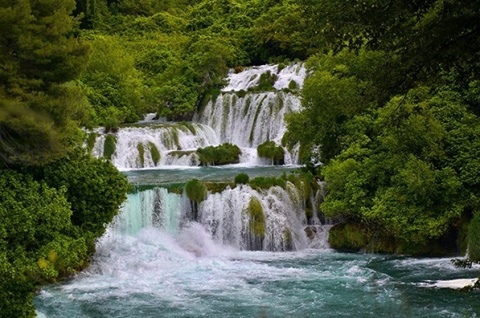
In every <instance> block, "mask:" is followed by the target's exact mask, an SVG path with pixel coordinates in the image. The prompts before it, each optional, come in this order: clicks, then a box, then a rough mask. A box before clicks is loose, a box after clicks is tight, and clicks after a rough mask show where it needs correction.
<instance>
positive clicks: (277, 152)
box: [257, 141, 285, 165]
mask: <svg viewBox="0 0 480 318" xmlns="http://www.w3.org/2000/svg"><path fill="white" fill-rule="evenodd" d="M257 152H258V155H259V156H260V157H263V158H267V159H270V160H271V161H272V164H275V165H282V164H284V162H285V152H284V151H283V148H282V147H280V146H277V145H276V144H275V142H273V141H266V142H264V143H263V144H261V145H259V146H258V147H257Z"/></svg>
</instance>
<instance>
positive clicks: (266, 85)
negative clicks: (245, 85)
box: [248, 71, 278, 92]
mask: <svg viewBox="0 0 480 318" xmlns="http://www.w3.org/2000/svg"><path fill="white" fill-rule="evenodd" d="M277 79H278V77H277V75H276V74H272V72H270V71H267V72H265V73H263V74H261V75H260V79H259V80H258V85H257V86H255V87H251V88H249V89H248V90H249V91H251V92H264V91H271V90H274V88H273V85H274V84H275V82H276V81H277Z"/></svg>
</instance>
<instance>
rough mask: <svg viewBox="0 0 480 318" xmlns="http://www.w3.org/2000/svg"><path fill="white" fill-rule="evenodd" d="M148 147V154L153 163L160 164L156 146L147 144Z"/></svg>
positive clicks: (151, 143) (150, 143)
mask: <svg viewBox="0 0 480 318" xmlns="http://www.w3.org/2000/svg"><path fill="white" fill-rule="evenodd" d="M148 145H149V146H150V154H151V156H152V160H153V163H154V164H155V165H157V164H158V163H159V162H160V158H161V157H160V152H159V151H158V149H157V146H155V144H154V143H153V142H151V141H150V142H148Z"/></svg>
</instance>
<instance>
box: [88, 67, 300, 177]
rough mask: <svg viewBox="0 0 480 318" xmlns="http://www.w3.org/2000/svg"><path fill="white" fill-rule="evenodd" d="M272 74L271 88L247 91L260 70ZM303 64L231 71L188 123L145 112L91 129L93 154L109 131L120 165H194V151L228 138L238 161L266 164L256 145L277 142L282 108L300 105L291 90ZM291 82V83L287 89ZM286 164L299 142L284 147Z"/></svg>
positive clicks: (115, 161) (280, 134)
mask: <svg viewBox="0 0 480 318" xmlns="http://www.w3.org/2000/svg"><path fill="white" fill-rule="evenodd" d="M267 73H268V74H270V75H271V76H274V78H275V82H274V83H273V85H272V88H271V89H272V90H273V91H268V92H254V91H251V92H250V91H248V92H247V91H246V90H249V89H253V90H254V88H255V87H256V86H258V85H259V83H260V81H261V77H262V74H267ZM305 73H306V70H305V67H304V66H303V64H292V65H288V66H285V67H283V68H281V69H280V67H279V66H278V65H264V66H260V67H252V68H247V69H245V70H244V71H242V72H240V73H233V72H231V73H230V74H229V76H228V78H227V81H228V83H229V84H228V85H227V86H226V87H225V88H224V89H222V94H220V95H219V96H218V97H217V98H215V99H214V100H210V101H209V102H208V103H207V104H206V106H205V107H204V108H203V110H202V111H201V112H200V113H198V114H196V115H195V116H194V122H193V123H165V122H164V119H160V120H154V119H153V118H154V117H155V114H147V116H146V117H145V119H144V120H142V121H141V122H139V123H138V125H137V126H132V127H124V128H119V129H118V131H116V132H114V133H108V134H106V133H104V132H103V129H97V130H96V131H95V133H96V135H97V137H96V140H95V144H94V145H93V149H92V154H93V155H94V156H95V157H103V156H104V151H105V150H104V149H105V141H106V138H107V136H108V135H111V136H112V138H114V139H115V151H114V153H113V155H112V156H111V158H110V159H111V160H112V162H113V164H114V165H115V166H116V167H117V168H119V169H122V170H125V169H140V168H156V167H163V166H197V165H199V160H198V156H197V154H196V153H195V151H196V150H197V149H198V148H200V147H202V148H204V147H207V146H216V145H219V144H220V143H225V142H228V143H233V144H235V145H237V146H239V147H240V148H241V149H242V154H241V156H240V158H239V159H240V163H242V164H247V165H265V164H269V162H268V161H266V160H262V159H260V158H259V157H258V155H257V151H256V147H257V146H258V145H259V144H261V143H263V142H265V141H270V140H272V141H274V142H275V143H276V144H280V143H281V139H282V137H283V135H284V133H285V131H286V127H285V123H284V117H285V115H286V114H288V113H291V112H296V111H299V110H301V103H300V99H299V98H298V96H297V95H296V94H295V93H292V91H297V90H298V89H301V87H302V86H303V81H304V78H305ZM291 87H295V88H294V89H293V88H292V89H290V88H291ZM285 150H286V151H285V164H297V163H298V147H294V148H293V149H290V150H287V149H285Z"/></svg>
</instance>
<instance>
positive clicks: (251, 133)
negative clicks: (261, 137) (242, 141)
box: [249, 95, 267, 142]
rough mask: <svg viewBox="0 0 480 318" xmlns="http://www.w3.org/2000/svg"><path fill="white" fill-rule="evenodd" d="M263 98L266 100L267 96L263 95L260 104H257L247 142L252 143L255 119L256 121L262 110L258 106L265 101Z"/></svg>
mask: <svg viewBox="0 0 480 318" xmlns="http://www.w3.org/2000/svg"><path fill="white" fill-rule="evenodd" d="M265 98H267V95H265V96H264V97H263V98H262V100H261V101H260V103H258V105H259V106H258V107H257V111H256V112H255V117H254V118H253V125H252V130H251V131H250V137H249V141H250V142H252V141H253V133H254V128H255V126H256V124H257V119H258V115H259V114H260V111H261V110H262V107H260V105H262V104H263V102H264V101H265Z"/></svg>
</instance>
